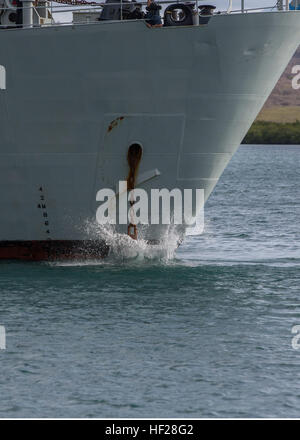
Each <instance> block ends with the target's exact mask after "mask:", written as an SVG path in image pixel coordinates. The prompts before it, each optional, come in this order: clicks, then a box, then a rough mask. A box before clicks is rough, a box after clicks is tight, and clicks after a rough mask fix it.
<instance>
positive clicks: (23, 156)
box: [0, 0, 300, 261]
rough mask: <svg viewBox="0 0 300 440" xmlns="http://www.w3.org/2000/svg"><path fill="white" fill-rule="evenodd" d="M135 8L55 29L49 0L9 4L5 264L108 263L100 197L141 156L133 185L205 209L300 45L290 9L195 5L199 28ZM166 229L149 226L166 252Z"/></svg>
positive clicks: (2, 114) (0, 68) (2, 197)
mask: <svg viewBox="0 0 300 440" xmlns="http://www.w3.org/2000/svg"><path fill="white" fill-rule="evenodd" d="M82 3H83V4H85V3H87V2H81V4H82ZM128 3H130V2H126V4H125V5H124V4H123V5H122V2H121V3H120V2H115V3H113V5H108V4H107V3H105V4H101V5H100V4H99V5H97V4H96V6H97V7H98V9H96V10H94V9H93V7H95V4H94V6H91V8H92V9H91V10H90V11H88V10H87V8H86V9H84V10H81V11H78V12H77V13H76V12H74V14H73V21H71V22H70V23H56V22H55V21H54V19H53V14H51V7H50V4H49V3H48V2H46V1H44V0H43V1H41V0H39V1H36V2H34V3H33V2H31V1H23V2H20V1H17V2H16V1H15V2H13V3H11V2H10V1H9V0H2V3H1V8H2V9H1V15H0V21H1V29H0V38H1V45H0V136H1V138H0V139H1V140H0V259H17V260H35V261H40V260H55V259H70V258H83V257H88V258H90V257H93V258H103V257H105V256H107V255H108V254H109V246H108V244H107V242H106V240H105V237H104V236H102V235H101V231H98V230H97V229H96V232H93V233H91V230H93V228H92V227H91V225H93V224H94V223H95V221H96V212H97V208H98V206H99V202H98V201H97V200H96V199H97V197H96V196H97V193H98V192H99V190H100V189H101V188H111V189H113V190H115V189H116V187H117V185H118V182H120V181H128V176H129V175H130V172H131V171H132V170H130V169H129V168H130V164H129V158H128V154H129V151H131V150H132V147H133V150H134V148H137V149H138V150H139V151H140V152H142V153H141V154H140V157H139V163H138V167H137V168H136V170H133V174H136V175H134V179H133V186H134V187H135V188H143V189H145V190H146V191H148V192H149V191H150V190H151V189H152V188H157V189H160V188H167V189H170V190H171V189H173V188H179V189H181V190H184V189H186V188H189V189H197V188H202V189H203V190H204V201H206V200H207V199H208V197H209V195H210V194H211V192H212V191H213V189H214V187H215V185H216V184H217V182H218V180H219V178H220V176H221V174H222V172H223V170H224V169H225V167H226V166H227V164H228V163H229V161H230V159H231V157H232V156H233V154H234V153H235V151H236V150H237V148H238V147H239V145H240V143H241V141H242V139H243V138H244V136H245V135H246V133H247V131H248V130H249V128H250V126H251V124H252V123H253V121H254V120H255V118H256V116H257V114H258V113H259V111H260V110H261V108H262V106H263V104H264V102H265V101H266V99H267V98H268V96H269V95H270V93H271V92H272V89H273V88H274V86H275V85H276V83H277V81H278V79H279V77H280V75H281V74H282V72H283V71H284V69H285V67H286V65H287V64H288V62H289V60H290V59H291V57H292V55H293V54H294V52H295V50H296V49H297V47H298V45H299V40H300V13H299V12H298V11H290V10H289V8H288V5H287V7H285V5H282V4H281V6H280V7H279V10H278V9H276V10H272V11H271V10H264V9H262V10H259V11H256V10H254V11H247V10H245V9H244V6H243V2H242V7H241V10H240V11H230V10H227V11H224V12H222V11H221V12H220V11H219V13H217V12H216V11H215V10H214V8H213V7H210V6H209V5H204V7H202V8H201V7H200V9H198V10H197V8H196V6H198V3H197V4H194V6H193V5H192V6H191V5H190V4H188V8H190V9H191V8H192V9H193V12H192V14H193V17H192V18H191V17H189V20H192V21H184V14H182V13H181V14H177V15H175V14H172V15H169V17H173V18H172V20H173V22H172V23H170V22H169V23H168V24H169V25H164V26H160V27H152V26H150V25H149V24H148V23H147V21H146V20H145V18H141V19H134V18H130V17H129V16H128V14H127V12H128V11H127V10H128ZM279 3H280V2H279ZM112 6H114V7H115V9H114V10H112V9H108V8H112ZM129 6H130V7H132V6H135V5H134V2H132V4H131V5H129ZM144 6H145V5H144V4H142V7H143V8H144ZM184 6H186V5H185V4H184V3H182V4H180V5H178V4H177V7H181V12H182V11H183V12H184V11H185V12H186V11H187V9H186V8H184ZM207 6H209V7H207ZM99 8H100V9H101V11H102V12H101V13H100V12H99ZM105 8H106V9H105ZM116 11H117V12H116ZM124 11H127V12H126V14H127V15H126V14H124ZM195 11H196V13H195ZM199 11H200V12H199ZM201 11H202V13H201ZM110 12H111V14H110ZM203 12H204V13H203ZM161 13H162V14H163V10H162V11H161ZM76 14H77V15H76ZM80 14H81V15H80ZM101 14H104V17H103V16H102V19H101ZM76 17H77V19H76ZM78 17H80V19H79V18H78ZM91 17H92V18H91ZM165 20H166V15H165ZM130 149H131V150H130ZM116 197H117V196H116ZM129 226H135V225H130V224H129V225H120V226H118V225H117V227H116V230H117V232H118V233H120V234H127V233H128V230H129ZM137 229H139V228H138V227H137ZM167 229H168V226H167V225H163V224H158V225H157V224H154V225H151V224H149V225H148V226H147V227H146V228H144V230H143V239H144V240H145V241H146V242H147V243H149V244H150V245H151V244H153V245H154V244H157V243H159V242H160V241H161V240H162V237H165V234H166V232H167ZM185 229H186V228H185V225H181V226H180V228H179V234H178V236H179V238H178V243H180V242H181V241H182V240H183V239H184V235H185ZM137 233H139V230H138V232H137ZM134 238H136V237H133V239H134Z"/></svg>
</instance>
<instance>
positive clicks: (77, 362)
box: [0, 146, 300, 418]
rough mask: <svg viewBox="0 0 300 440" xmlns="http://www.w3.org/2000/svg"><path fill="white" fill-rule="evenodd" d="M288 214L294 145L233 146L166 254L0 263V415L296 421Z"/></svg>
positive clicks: (294, 287) (298, 279) (297, 241)
mask: <svg viewBox="0 0 300 440" xmlns="http://www.w3.org/2000/svg"><path fill="white" fill-rule="evenodd" d="M299 218H300V147H288V146H280V147H279V146H242V147H240V149H239V150H238V152H237V153H236V154H235V156H234V158H233V159H232V161H231V163H230V164H229V166H228V168H227V169H226V170H225V172H224V174H223V176H222V178H221V179H220V181H219V183H218V185H217V187H216V189H215V191H214V193H213V194H212V195H211V197H210V199H209V202H208V203H207V205H206V209H205V230H204V233H203V234H202V235H201V236H192V237H188V238H187V240H186V241H185V243H184V244H183V245H182V246H181V247H180V248H179V249H178V251H176V252H175V251H174V246H173V244H172V240H170V243H169V245H168V244H167V243H166V244H165V247H164V248H163V249H158V250H156V252H154V251H153V250H151V249H149V247H147V245H146V244H145V243H143V242H139V243H136V244H134V246H133V247H131V248H130V247H128V246H126V243H124V246H123V245H122V241H121V242H120V241H119V240H116V241H115V247H114V252H112V254H111V255H110V257H109V258H108V259H107V260H104V261H101V262H97V261H89V262H85V263H83V262H80V261H78V262H74V263H63V262H62V263H59V262H58V263H42V264H37V263H35V264H33V263H32V264H31V263H26V264H25V263H14V262H2V263H1V264H0V312H1V313H0V325H1V326H3V327H2V329H5V334H3V333H2V336H3V335H5V337H6V341H5V342H6V344H5V346H6V349H1V350H0V368H1V370H0V371H1V374H0V396H1V398H0V417H104V418H105V417H183V418H184V417H200V418H201V417H299V416H300V412H299V411H300V410H299V408H300V386H299V378H300V349H299V350H298V349H297V348H298V344H297V343H295V339H293V338H295V336H296V335H295V334H294V333H292V329H293V327H294V326H296V325H300V307H299V300H300V222H299ZM111 240H112V244H113V237H111ZM293 341H294V343H293ZM0 346H1V344H0ZM2 348H3V346H2Z"/></svg>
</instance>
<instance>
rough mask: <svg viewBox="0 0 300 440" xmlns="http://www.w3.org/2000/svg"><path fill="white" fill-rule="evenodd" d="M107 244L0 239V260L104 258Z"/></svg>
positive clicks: (79, 241)
mask: <svg viewBox="0 0 300 440" xmlns="http://www.w3.org/2000/svg"><path fill="white" fill-rule="evenodd" d="M108 250H109V248H108V246H107V245H106V244H105V242H103V241H92V240H91V241H90V240H86V241H82V240H45V241H0V260H27V261H54V260H74V259H90V258H104V257H106V256H107V255H108Z"/></svg>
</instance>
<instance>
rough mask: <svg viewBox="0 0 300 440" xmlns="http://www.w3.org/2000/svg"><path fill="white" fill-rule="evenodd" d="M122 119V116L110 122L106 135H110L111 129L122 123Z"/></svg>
mask: <svg viewBox="0 0 300 440" xmlns="http://www.w3.org/2000/svg"><path fill="white" fill-rule="evenodd" d="M123 119H124V116H119V117H118V118H116V119H114V120H113V121H111V123H110V124H109V126H108V129H107V133H110V132H111V131H112V129H113V128H116V127H117V126H118V125H119V123H120V122H122V121H123Z"/></svg>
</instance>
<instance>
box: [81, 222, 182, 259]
mask: <svg viewBox="0 0 300 440" xmlns="http://www.w3.org/2000/svg"><path fill="white" fill-rule="evenodd" d="M86 233H87V234H88V237H89V239H94V240H96V239H98V240H99V238H101V239H102V240H104V241H105V243H106V245H107V246H108V247H109V255H108V259H110V260H112V259H113V260H132V259H134V260H139V261H143V260H163V261H169V260H172V259H174V257H175V252H176V249H177V248H178V241H179V235H178V234H177V233H176V232H175V231H174V229H173V228H171V227H169V228H168V229H167V230H166V232H165V234H164V236H163V237H162V239H161V241H160V243H159V244H149V243H148V242H147V241H146V240H145V239H144V237H145V235H146V227H144V229H143V228H142V227H140V228H139V238H138V239H137V240H133V239H132V238H131V237H129V236H128V235H127V234H121V233H119V232H117V231H116V229H115V227H114V226H113V225H98V224H94V223H88V224H87V225H86Z"/></svg>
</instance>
